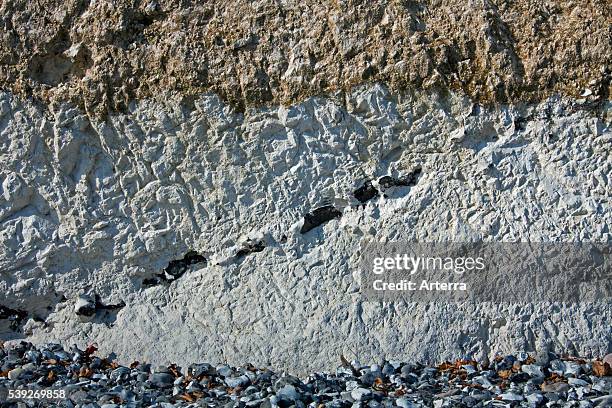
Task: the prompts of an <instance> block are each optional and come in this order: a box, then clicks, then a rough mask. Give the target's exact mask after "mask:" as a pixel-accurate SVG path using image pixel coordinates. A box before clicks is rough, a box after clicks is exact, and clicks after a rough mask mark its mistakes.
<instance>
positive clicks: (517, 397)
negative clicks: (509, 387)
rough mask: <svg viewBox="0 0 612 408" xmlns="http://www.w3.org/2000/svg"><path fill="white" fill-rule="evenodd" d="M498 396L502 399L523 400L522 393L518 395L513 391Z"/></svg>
mask: <svg viewBox="0 0 612 408" xmlns="http://www.w3.org/2000/svg"><path fill="white" fill-rule="evenodd" d="M499 398H501V399H502V400H504V401H522V400H523V396H522V395H518V394H515V393H513V392H506V393H503V394H500V396H499Z"/></svg>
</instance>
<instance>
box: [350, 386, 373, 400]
mask: <svg viewBox="0 0 612 408" xmlns="http://www.w3.org/2000/svg"><path fill="white" fill-rule="evenodd" d="M371 396H372V391H371V390H369V389H367V388H355V389H354V390H353V391H351V398H353V399H354V400H355V401H365V400H366V399H368V398H370V397H371Z"/></svg>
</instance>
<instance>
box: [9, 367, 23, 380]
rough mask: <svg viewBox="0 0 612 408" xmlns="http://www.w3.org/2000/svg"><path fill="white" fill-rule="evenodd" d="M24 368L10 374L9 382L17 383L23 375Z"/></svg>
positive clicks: (16, 369)
mask: <svg viewBox="0 0 612 408" xmlns="http://www.w3.org/2000/svg"><path fill="white" fill-rule="evenodd" d="M23 371H24V370H23V368H21V367H17V368H14V369H12V370H11V371H9V372H8V378H9V380H12V381H15V380H18V379H19V377H20V376H21V374H23Z"/></svg>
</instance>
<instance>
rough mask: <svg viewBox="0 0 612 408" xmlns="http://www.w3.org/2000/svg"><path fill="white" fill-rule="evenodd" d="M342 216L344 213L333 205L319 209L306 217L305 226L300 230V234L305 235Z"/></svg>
mask: <svg viewBox="0 0 612 408" xmlns="http://www.w3.org/2000/svg"><path fill="white" fill-rule="evenodd" d="M341 216H342V212H340V211H339V210H338V209H337V208H336V207H334V206H333V205H326V206H324V207H319V208H317V209H315V210H314V211H312V212H310V213H308V214H306V215H305V216H304V224H303V225H302V228H301V229H300V233H301V234H305V233H307V232H308V231H310V230H312V229H314V228H317V227H318V226H319V225H321V224H325V223H326V222H328V221H331V220H333V219H334V218H340V217H341Z"/></svg>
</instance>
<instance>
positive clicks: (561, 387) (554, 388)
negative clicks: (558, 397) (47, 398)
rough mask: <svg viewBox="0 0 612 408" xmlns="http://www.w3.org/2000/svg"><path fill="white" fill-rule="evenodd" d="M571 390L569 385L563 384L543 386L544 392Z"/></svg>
mask: <svg viewBox="0 0 612 408" xmlns="http://www.w3.org/2000/svg"><path fill="white" fill-rule="evenodd" d="M569 388H570V387H569V385H568V384H567V383H563V382H557V383H544V384H542V391H544V392H565V391H567V390H569Z"/></svg>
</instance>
